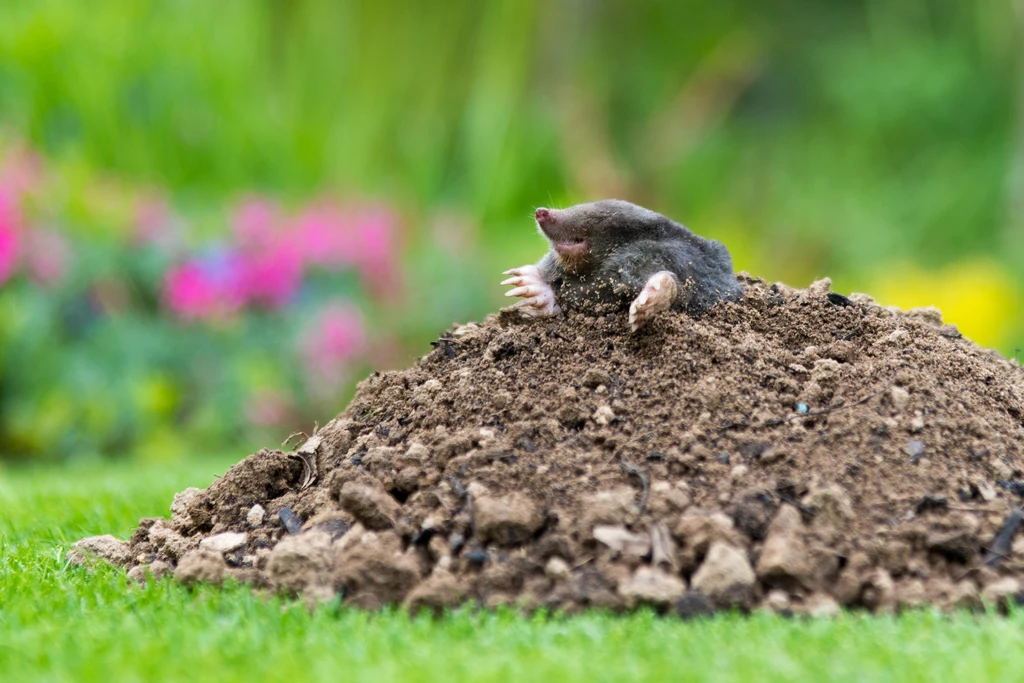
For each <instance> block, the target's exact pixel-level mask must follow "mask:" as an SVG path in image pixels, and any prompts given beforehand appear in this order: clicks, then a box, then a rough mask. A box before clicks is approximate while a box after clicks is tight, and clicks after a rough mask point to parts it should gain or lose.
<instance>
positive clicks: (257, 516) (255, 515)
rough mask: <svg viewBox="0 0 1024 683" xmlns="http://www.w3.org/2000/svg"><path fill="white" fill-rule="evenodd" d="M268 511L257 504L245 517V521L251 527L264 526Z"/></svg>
mask: <svg viewBox="0 0 1024 683" xmlns="http://www.w3.org/2000/svg"><path fill="white" fill-rule="evenodd" d="M266 514H267V511H266V510H264V509H263V506H262V505H260V504H259V503H257V504H256V505H253V506H252V507H251V508H250V509H249V512H248V513H246V515H245V521H246V522H247V523H248V524H249V526H251V527H258V526H260V525H261V524H263V518H264V517H265V516H266Z"/></svg>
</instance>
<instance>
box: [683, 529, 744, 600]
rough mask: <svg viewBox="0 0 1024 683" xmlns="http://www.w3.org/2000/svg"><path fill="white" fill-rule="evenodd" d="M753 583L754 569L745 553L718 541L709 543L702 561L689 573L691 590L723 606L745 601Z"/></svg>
mask: <svg viewBox="0 0 1024 683" xmlns="http://www.w3.org/2000/svg"><path fill="white" fill-rule="evenodd" d="M754 582H755V577H754V570H753V568H752V567H751V566H750V561H749V560H748V559H747V554H746V553H745V552H743V551H742V550H740V549H739V548H736V547H735V546H733V545H730V544H728V543H723V542H722V541H716V542H714V543H712V544H711V547H710V548H709V549H708V554H707V556H706V557H705V558H704V562H702V563H701V565H700V567H699V568H698V569H697V571H696V573H694V575H693V589H694V590H695V591H698V592H700V593H703V594H704V595H706V596H708V597H709V598H710V599H711V601H712V602H713V603H715V604H717V605H721V606H723V607H728V606H730V605H736V604H743V603H744V602H746V600H747V598H748V597H749V595H750V589H751V588H752V587H753V585H754Z"/></svg>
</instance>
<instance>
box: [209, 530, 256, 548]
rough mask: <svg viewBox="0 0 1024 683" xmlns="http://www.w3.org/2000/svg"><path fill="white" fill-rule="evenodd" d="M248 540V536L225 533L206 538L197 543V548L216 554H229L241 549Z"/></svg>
mask: <svg viewBox="0 0 1024 683" xmlns="http://www.w3.org/2000/svg"><path fill="white" fill-rule="evenodd" d="M248 539H249V537H248V535H247V534H245V533H243V532H239V531H225V532H224V533H222V534H217V535H216V536H207V537H206V538H204V539H203V540H201V541H200V542H199V547H200V548H203V549H206V550H212V551H214V552H217V553H229V552H231V551H232V550H238V549H239V548H241V547H242V546H243V545H245V542H246V541H247V540H248Z"/></svg>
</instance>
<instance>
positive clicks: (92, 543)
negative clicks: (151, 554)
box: [67, 534, 132, 567]
mask: <svg viewBox="0 0 1024 683" xmlns="http://www.w3.org/2000/svg"><path fill="white" fill-rule="evenodd" d="M67 556H68V561H69V562H71V563H72V564H84V565H88V566H91V565H92V564H93V562H94V560H95V558H100V559H102V560H104V561H106V562H107V563H109V564H113V565H116V566H118V567H123V566H125V565H128V564H130V563H131V559H132V553H131V549H130V548H129V547H128V543H126V542H125V541H122V540H121V539H119V538H115V537H113V536H111V535H109V534H106V535H103V536H91V537H89V538H83V539H82V540H81V541H77V542H75V543H73V544H72V545H71V550H69V551H68V554H67Z"/></svg>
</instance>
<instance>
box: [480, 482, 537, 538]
mask: <svg viewBox="0 0 1024 683" xmlns="http://www.w3.org/2000/svg"><path fill="white" fill-rule="evenodd" d="M473 520H474V522H475V523H476V533H477V535H478V536H479V537H480V540H481V541H482V542H484V543H488V542H490V543H495V544H497V545H500V546H514V545H519V544H521V543H525V542H526V541H528V540H529V539H530V537H531V536H532V535H533V534H534V533H535V532H536V531H537V530H539V529H540V528H541V526H542V525H543V524H544V517H543V515H541V513H540V510H539V509H538V508H537V505H536V503H534V502H533V501H532V500H530V499H529V498H527V497H526V496H524V495H523V494H521V493H511V494H509V495H507V496H505V497H502V498H491V497H481V498H478V499H476V500H474V501H473Z"/></svg>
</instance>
